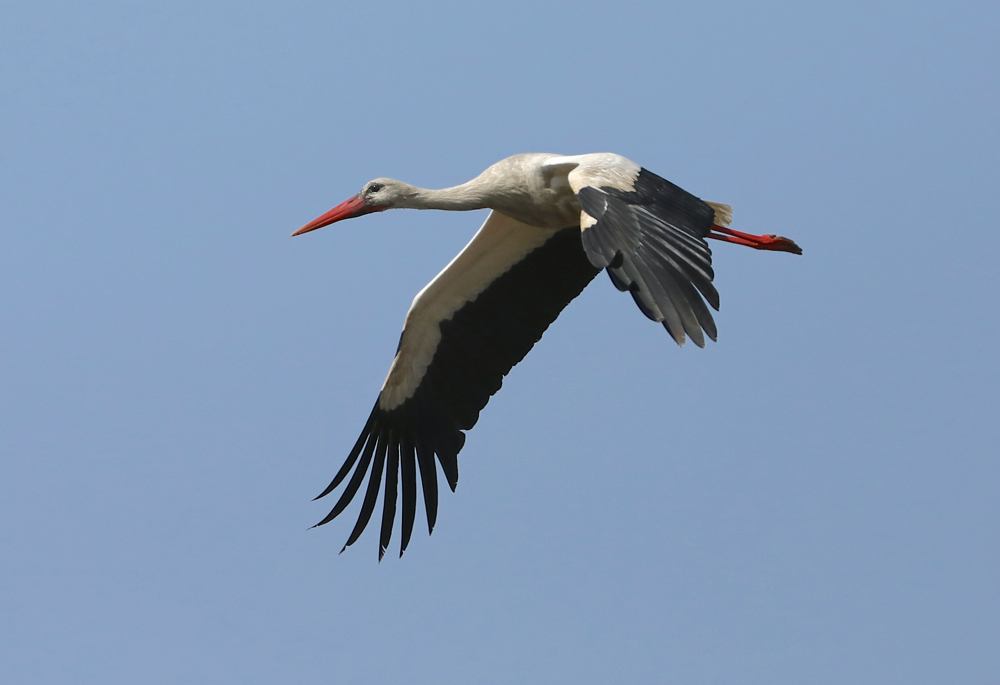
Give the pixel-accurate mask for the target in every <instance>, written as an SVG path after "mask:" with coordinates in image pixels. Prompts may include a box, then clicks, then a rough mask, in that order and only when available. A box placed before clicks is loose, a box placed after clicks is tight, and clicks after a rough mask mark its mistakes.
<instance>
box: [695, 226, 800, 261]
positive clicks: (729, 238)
mask: <svg viewBox="0 0 1000 685" xmlns="http://www.w3.org/2000/svg"><path fill="white" fill-rule="evenodd" d="M708 237H709V238H714V239H716V240H723V241H725V242H727V243H736V244H737V245H746V246H747V247H752V248H753V249H755V250H773V251H774V252H791V253H793V254H802V248H801V247H799V246H798V245H796V244H795V241H793V240H789V239H788V238H782V237H781V236H780V235H753V234H752V233H743V232H742V231H734V230H733V229H731V228H726V227H725V226H712V233H709V234H708Z"/></svg>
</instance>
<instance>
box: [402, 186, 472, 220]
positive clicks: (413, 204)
mask: <svg viewBox="0 0 1000 685" xmlns="http://www.w3.org/2000/svg"><path fill="white" fill-rule="evenodd" d="M396 206H397V207H403V208H407V209H445V210H451V211H458V212H461V211H467V210H472V209H486V207H488V197H487V196H486V193H485V192H484V189H483V188H482V186H481V184H477V183H476V180H475V179H473V180H472V181H469V182H468V183H463V184H462V185H458V186H454V187H453V188H442V189H441V190H428V189H426V188H417V187H416V186H413V187H412V191H411V192H409V193H408V194H407V198H406V199H405V200H404V201H402V202H400V203H398V204H397V205H396Z"/></svg>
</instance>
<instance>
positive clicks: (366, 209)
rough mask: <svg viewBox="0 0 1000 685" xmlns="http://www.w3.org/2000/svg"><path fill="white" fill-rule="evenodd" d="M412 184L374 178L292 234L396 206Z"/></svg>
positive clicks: (406, 195) (407, 193) (403, 198)
mask: <svg viewBox="0 0 1000 685" xmlns="http://www.w3.org/2000/svg"><path fill="white" fill-rule="evenodd" d="M411 190H412V186H409V185H407V184H406V183H403V182H401V181H395V180H393V179H391V178H376V179H375V180H374V181H369V182H368V183H366V184H365V187H364V188H362V189H361V192H360V193H358V194H357V195H355V196H354V197H352V198H351V199H349V200H345V201H344V202H341V203H340V204H339V205H337V206H336V207H334V208H333V209H331V210H330V211H329V212H327V213H326V214H324V215H323V216H321V217H318V218H316V219H313V220H312V221H310V222H309V223H308V224H306V225H305V226H303V227H302V228H300V229H299V230H297V231H295V233H293V234H292V235H293V236H294V235H302V234H303V233H308V232H309V231H315V230H316V229H317V228H323V227H324V226H329V225H330V224H332V223H334V222H336V221H341V220H343V219H353V218H354V217H356V216H361V215H363V214H371V213H372V212H381V211H383V210H386V209H392V208H393V207H398V206H400V204H401V203H402V202H403V201H404V200H405V199H406V198H407V197H408V196H409V194H410V191H411Z"/></svg>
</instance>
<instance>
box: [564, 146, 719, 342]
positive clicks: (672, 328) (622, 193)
mask: <svg viewBox="0 0 1000 685" xmlns="http://www.w3.org/2000/svg"><path fill="white" fill-rule="evenodd" d="M560 165H562V168H563V169H566V168H571V170H570V171H569V173H568V177H567V178H568V180H569V184H570V186H571V187H572V188H573V191H574V192H575V193H576V195H577V198H578V199H579V201H580V207H581V208H582V210H583V212H584V216H583V217H582V218H581V226H582V228H583V234H582V236H583V247H584V250H586V252H587V256H588V257H589V258H590V261H591V263H592V264H593V265H594V266H596V267H602V268H603V267H606V268H607V270H608V275H609V276H610V277H611V280H612V281H613V282H614V284H615V286H616V287H617V288H618V289H619V290H623V291H624V290H628V291H630V292H631V293H632V297H633V298H634V299H635V301H636V304H638V305H639V308H640V309H641V310H642V312H643V313H644V314H645V315H646V316H648V317H649V318H650V319H652V320H654V321H660V322H662V323H663V325H664V327H665V328H666V329H667V331H668V332H669V333H670V335H671V336H673V338H674V340H676V341H677V343H678V344H680V345H683V344H684V339H685V333H687V335H689V336H690V337H691V340H693V341H694V343H695V344H696V345H698V346H699V347H704V346H705V338H704V336H703V335H702V330H704V332H705V333H707V334H708V337H709V338H711V339H712V340H715V338H716V334H717V331H716V327H715V321H714V320H713V319H712V314H711V312H710V311H709V310H708V307H706V306H705V302H704V300H702V297H704V299H705V300H707V301H708V303H709V304H710V305H712V307H713V308H715V309H718V308H719V293H718V292H717V291H716V290H715V286H713V285H712V279H713V278H714V277H715V273H714V272H713V271H712V251H711V250H709V248H708V243H707V241H706V240H705V238H706V236H708V234H709V231H710V230H711V228H712V224H713V223H715V216H716V210H719V211H720V214H724V213H725V212H727V211H729V208H728V207H726V206H725V205H710V204H709V203H707V202H703V201H702V200H699V199H698V198H697V197H695V196H694V195H692V194H691V193H688V192H687V191H685V190H682V189H681V188H678V187H677V186H675V185H674V184H673V183H671V182H670V181H667V180H666V179H663V178H660V177H659V176H657V175H656V174H654V173H652V172H650V171H647V170H646V169H643V168H641V167H639V166H638V165H637V164H635V163H633V162H630V161H629V160H627V159H625V158H624V157H619V156H618V155H609V154H599V155H581V156H579V157H565V158H559V159H555V160H552V162H551V163H549V164H548V166H550V167H552V168H554V169H556V168H559V167H560ZM721 221H724V219H722V218H720V222H721ZM699 292H700V293H701V295H699Z"/></svg>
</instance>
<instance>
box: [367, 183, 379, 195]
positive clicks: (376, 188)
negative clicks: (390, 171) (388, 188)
mask: <svg viewBox="0 0 1000 685" xmlns="http://www.w3.org/2000/svg"><path fill="white" fill-rule="evenodd" d="M380 190H382V184H381V183H372V184H371V185H370V186H368V192H369V193H377V192H378V191H380Z"/></svg>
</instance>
